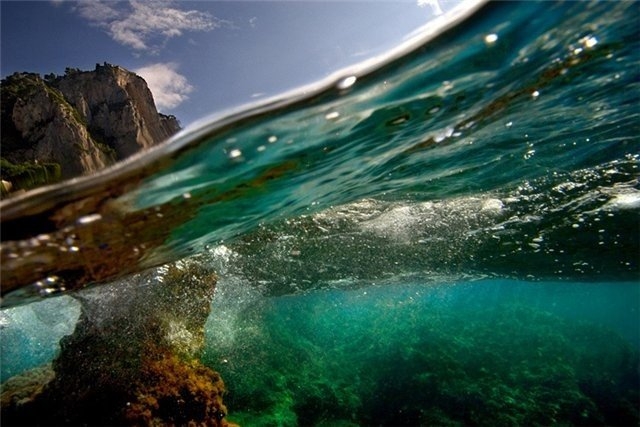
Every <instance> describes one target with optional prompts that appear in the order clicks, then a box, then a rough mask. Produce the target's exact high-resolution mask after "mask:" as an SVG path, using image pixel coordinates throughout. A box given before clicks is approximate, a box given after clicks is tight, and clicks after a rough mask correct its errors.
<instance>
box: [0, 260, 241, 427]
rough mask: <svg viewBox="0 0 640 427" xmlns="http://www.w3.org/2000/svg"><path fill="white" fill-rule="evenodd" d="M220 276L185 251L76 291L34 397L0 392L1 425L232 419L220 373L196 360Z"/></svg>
mask: <svg viewBox="0 0 640 427" xmlns="http://www.w3.org/2000/svg"><path fill="white" fill-rule="evenodd" d="M216 280H217V279H216V276H215V274H214V273H213V272H211V271H209V270H207V268H206V267H205V263H204V262H198V263H196V262H193V261H192V260H184V261H180V262H177V263H175V264H172V265H170V266H165V267H161V268H159V269H155V270H150V271H147V272H145V273H141V274H138V275H136V276H134V277H133V278H129V279H127V280H126V281H120V282H116V283H113V284H111V285H105V286H101V287H100V288H96V289H88V290H85V291H84V292H82V293H78V294H77V295H75V297H76V298H77V299H79V300H80V301H81V304H82V313H81V315H80V319H79V320H78V323H77V325H76V329H75V331H74V333H73V334H72V335H69V336H67V337H65V338H63V339H62V340H61V352H60V355H59V357H58V358H57V359H56V360H54V362H53V370H54V371H55V378H53V380H51V381H50V382H49V383H48V384H47V385H46V386H45V387H44V388H43V389H42V392H41V393H39V394H37V395H36V396H35V398H33V399H27V400H24V399H23V400H20V401H18V400H16V399H13V400H10V401H8V402H7V404H8V406H7V407H5V405H4V401H5V399H4V398H3V407H2V412H3V413H2V415H3V425H34V424H37V425H202V426H227V425H229V424H228V423H227V422H226V420H225V419H224V417H225V415H226V408H225V406H224V405H223V404H222V395H223V393H224V391H225V388H224V383H223V382H222V380H221V378H220V376H219V375H218V374H217V373H216V372H214V371H213V370H211V369H209V368H207V367H205V366H204V365H202V364H201V363H200V362H199V361H198V360H197V357H198V355H199V352H200V351H201V349H202V346H203V344H204V329H203V328H204V324H205V321H206V319H207V317H208V315H209V310H210V302H211V298H212V296H213V291H214V288H215V284H216Z"/></svg>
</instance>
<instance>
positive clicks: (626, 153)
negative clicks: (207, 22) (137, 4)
mask: <svg viewBox="0 0 640 427" xmlns="http://www.w3.org/2000/svg"><path fill="white" fill-rule="evenodd" d="M639 102H640V3H638V2H635V1H629V2H624V1H621V2H560V3H556V2H546V1H541V2H533V1H531V2H495V3H488V4H486V5H484V6H483V7H482V8H480V9H479V10H477V11H476V12H475V13H474V14H473V15H472V16H470V17H467V18H466V19H464V20H461V21H460V22H459V23H458V25H456V26H454V27H452V28H448V29H445V30H442V31H441V32H440V34H438V35H437V36H436V37H433V38H431V39H429V40H428V41H426V42H425V43H423V44H422V45H420V46H419V47H417V48H412V49H410V50H405V51H402V52H401V55H396V56H394V57H393V58H391V59H390V60H388V61H386V62H382V63H380V64H378V65H376V66H375V67H373V68H368V69H366V70H365V71H364V72H360V73H358V72H354V73H353V74H352V75H350V74H347V75H344V76H341V77H340V78H339V79H337V80H336V81H335V82H333V83H332V84H330V85H328V86H326V87H322V88H320V89H318V88H316V89H314V90H311V91H308V92H307V93H297V94H294V95H291V96H290V97H289V98H285V99H284V100H283V99H281V100H279V101H276V102H274V103H273V104H265V105H261V106H256V107H252V108H249V109H247V110H243V111H240V112H236V113H233V114H232V115H230V116H221V117H218V118H217V121H215V122H211V123H204V124H202V125H201V126H202V127H201V128H200V129H199V130H196V131H192V132H191V133H189V132H186V133H183V134H181V135H179V136H178V137H177V138H176V139H174V140H173V141H170V143H169V144H168V145H167V146H165V147H164V148H162V149H161V150H158V151H156V152H154V153H151V155H150V156H149V157H146V158H145V157H140V158H138V159H137V160H136V161H134V162H133V163H130V164H128V165H124V166H123V167H122V168H120V169H117V168H116V169H114V170H112V171H110V172H108V173H106V174H102V175H99V176H98V177H97V178H95V181H87V182H89V183H92V184H93V183H97V184H99V185H92V186H91V187H92V188H103V187H104V186H106V185H108V184H109V183H112V184H113V183H118V182H119V181H118V179H119V177H122V176H128V175H127V173H131V171H132V170H134V172H135V173H137V174H138V175H136V176H138V177H139V180H137V181H136V182H135V184H133V185H131V186H127V187H126V188H125V189H123V191H122V192H121V193H119V194H114V193H110V194H109V197H110V198H111V199H110V200H109V203H105V204H104V205H101V204H99V203H90V205H91V206H92V208H95V209H98V211H96V212H93V211H91V212H89V211H83V210H82V209H84V207H78V208H77V209H78V210H77V211H73V210H71V211H70V210H64V211H63V209H62V208H58V207H55V206H54V205H53V203H52V202H51V199H47V197H53V196H48V195H47V194H45V192H40V193H36V194H35V195H33V196H30V197H31V199H29V198H28V197H26V198H24V199H21V200H18V201H15V202H11V201H10V202H8V203H7V204H5V209H4V212H6V213H7V215H8V217H7V218H8V219H7V220H6V224H7V225H4V224H3V235H4V236H3V251H2V257H3V258H2V262H3V264H2V266H3V281H4V280H5V279H6V283H7V285H6V286H10V287H11V290H13V292H10V293H8V294H6V295H5V296H4V299H3V304H5V308H3V310H2V312H1V314H0V316H1V317H0V322H1V326H2V329H0V338H1V339H2V381H3V382H5V381H10V380H11V378H12V377H16V376H18V375H19V374H23V373H25V372H28V370H30V369H33V368H37V367H39V366H41V365H43V364H46V363H48V362H50V361H51V360H52V359H54V358H55V357H56V355H57V353H58V352H59V345H58V342H59V341H60V339H61V338H62V337H63V336H66V335H69V334H70V333H72V331H73V329H74V325H75V324H76V321H77V319H78V317H79V316H80V306H81V304H85V301H86V299H87V298H88V297H87V296H86V295H90V297H91V299H92V301H98V302H100V301H103V304H102V305H101V308H100V312H99V315H100V316H101V318H102V317H104V316H107V317H108V316H111V315H113V316H116V315H117V316H121V315H122V310H124V308H123V307H119V306H117V304H111V305H109V302H110V301H113V300H114V299H113V295H114V294H117V293H118V292H119V289H127V292H133V293H135V292H136V291H135V290H136V289H137V287H143V285H144V287H149V286H154V284H161V283H162V282H163V281H164V280H165V279H166V277H167V274H168V273H167V267H158V266H159V265H160V264H162V263H165V262H176V261H177V262H178V263H181V262H191V263H196V264H198V265H201V266H204V267H205V268H206V269H208V270H211V271H215V272H216V274H217V276H218V282H217V285H216V289H215V294H214V297H213V300H212V303H211V313H210V315H209V316H208V318H207V321H206V325H205V327H204V336H205V345H204V349H203V351H202V352H201V354H200V356H199V357H200V360H201V361H202V363H204V364H205V365H206V366H208V367H210V368H212V369H215V370H216V371H218V372H219V373H220V375H221V377H222V379H223V380H224V383H225V386H226V390H227V391H226V394H225V404H226V406H227V408H228V411H229V412H228V417H227V418H228V419H229V420H230V421H233V422H236V423H239V424H241V425H246V426H298V425H299V426H323V425H324V426H356V425H388V426H396V425H411V426H414V425H415V426H417V425H446V426H453V425H483V426H513V425H638V423H639V422H640V409H639V407H638V402H640V372H639V369H640V358H639V352H640V311H639V310H640V269H639V268H640V267H639V261H640V247H639V246H640V221H639V220H640V217H639V214H640V184H639V182H638V176H639V166H640V140H639V135H640V103H639ZM127 168H128V169H127ZM81 185H82V182H80V183H79V184H77V185H76V187H73V186H72V187H70V190H71V193H73V192H74V191H76V190H77V191H76V195H77V197H85V196H84V194H88V193H86V192H87V191H98V190H87V187H88V186H85V187H82V186H81ZM55 191H57V190H55V189H54V190H53V191H51V192H49V194H53V195H56V194H58V193H56V192H55ZM60 194H61V193H60ZM65 194H66V193H65ZM64 197H73V196H66V195H65V196H64ZM92 197H93V196H92ZM96 197H97V196H96ZM105 197H106V196H105ZM65 200H66V199H65ZM68 200H70V202H69V206H72V203H76V202H75V200H80V199H71V198H69V199H68ZM86 200H89V199H86ZM9 203H13V204H9ZM65 203H66V202H65ZM85 205H86V204H83V205H80V204H76V205H73V206H85ZM34 206H41V208H35V207H34ZM42 206H45V207H42ZM46 206H53V207H51V209H59V210H58V211H57V212H58V214H59V215H75V216H72V217H69V218H68V220H67V221H61V222H60V224H62V225H64V227H66V228H64V227H62V226H60V228H59V229H57V230H51V229H49V228H47V227H52V225H51V224H47V225H46V226H43V227H41V228H39V229H38V230H37V231H35V232H34V235H33V236H28V235H26V234H25V233H24V232H23V231H17V230H18V229H17V228H15V229H14V230H13V231H11V230H10V231H8V232H7V233H8V234H7V233H5V230H6V229H7V227H9V226H11V225H12V224H16V225H20V224H32V223H33V222H32V221H33V219H30V218H31V217H29V218H26V219H25V216H21V215H20V214H18V213H17V212H20V210H21V209H23V212H27V211H28V212H35V213H33V218H40V217H38V215H41V214H42V212H45V211H38V209H48V208H46ZM113 206H116V207H117V209H119V210H118V213H119V216H115V215H111V213H112V211H108V210H105V209H112V208H113ZM25 207H28V208H29V209H26V210H24V209H25ZM74 209H75V208H74ZM99 209H103V210H99ZM4 212H3V213H4ZM70 212H71V213H70ZM56 218H57V217H56ZM114 218H116V219H114ZM21 221H22V222H21ZM25 221H26V222H25ZM29 221H31V222H29ZM117 221H121V222H120V223H118V222H117ZM114 227H115V228H114ZM105 230H111V232H113V233H115V232H118V233H120V232H121V231H122V230H125V231H126V232H127V233H128V234H127V235H126V238H122V237H118V238H117V239H112V240H109V239H110V237H108V236H107V235H106V234H104V233H105ZM113 230H116V231H113ZM89 231H91V233H89ZM122 232H123V233H124V231H122ZM21 233H22V234H21ZM35 233H38V235H42V234H41V233H45V234H46V235H47V236H49V238H48V239H47V240H46V241H47V242H49V243H50V244H51V245H55V244H59V246H60V247H66V248H67V249H68V248H71V247H73V248H75V249H74V250H60V251H58V252H56V255H55V256H53V255H51V252H47V251H51V250H52V249H51V248H53V247H54V246H49V245H48V244H47V245H35V244H33V245H32V244H30V243H28V242H31V241H32V240H31V239H35V240H38V235H36V234H35ZM47 233H48V234H47ZM87 236H89V237H87ZM104 236H107V237H104ZM101 239H104V240H101ZM45 246H46V247H45ZM105 248H108V249H105ZM56 250H58V248H56ZM101 251H102V252H101ZM11 254H13V256H11ZM78 254H80V255H82V256H81V257H80V258H79V255H78ZM124 254H131V255H124ZM194 254H195V255H194ZM116 255H119V258H118V259H117V262H116V264H117V263H119V265H117V267H118V268H114V266H113V265H111V264H109V262H113V261H109V256H114V257H115V256H116ZM83 257H84V258H83ZM186 257H191V258H189V261H178V260H180V259H181V258H186ZM43 260H44V261H43ZM78 260H80V261H78ZM36 267H37V268H36ZM150 267H151V270H149V269H148V268H150ZM145 269H146V270H145ZM115 270H117V271H118V272H119V275H120V276H121V277H119V278H117V279H116V280H114V281H111V282H110V283H108V284H106V285H104V284H103V285H96V286H94V287H91V288H89V289H87V290H80V291H75V293H72V292H70V291H71V290H74V289H78V288H82V287H84V286H85V285H86V284H87V283H99V282H101V281H104V280H106V279H109V280H112V278H113V277H114V276H118V274H115V273H114V271H115ZM123 273H130V275H124V274H123ZM3 286H4V285H3ZM158 286H159V285H158ZM56 293H60V294H63V295H62V296H56V297H53V298H46V299H42V297H43V296H45V295H48V294H56ZM83 295H85V296H83ZM101 295H102V296H101ZM101 298H102V300H101ZM34 301H35V302H34ZM98 305H100V303H98ZM86 307H89V305H86ZM85 309H86V310H88V308H85ZM87 315H88V316H89V317H91V315H90V313H89V314H87ZM96 316H97V314H96ZM82 363H83V362H82V361H81V360H79V361H78V366H79V367H81V366H82Z"/></svg>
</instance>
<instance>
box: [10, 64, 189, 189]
mask: <svg viewBox="0 0 640 427" xmlns="http://www.w3.org/2000/svg"><path fill="white" fill-rule="evenodd" d="M1 92H2V94H1V96H2V100H1V109H2V117H1V118H2V140H1V141H2V142H1V155H2V167H1V168H0V173H1V174H2V179H3V181H8V182H10V183H11V186H12V187H13V189H14V190H15V189H20V188H23V189H28V188H32V187H35V186H38V185H42V184H46V183H50V182H54V181H56V180H59V179H66V178H72V177H75V176H79V175H85V174H89V173H91V172H94V171H96V170H99V169H101V168H104V167H105V166H108V165H110V164H113V163H115V162H116V161H118V160H121V159H124V158H126V157H128V156H130V155H132V154H134V153H136V152H137V151H139V150H142V149H146V148H149V147H151V146H152V145H154V144H157V143H159V142H161V141H163V140H165V139H167V138H168V137H170V136H171V135H172V134H174V133H176V132H177V131H178V130H179V124H178V121H177V120H176V118H175V117H173V116H165V115H163V114H159V113H158V112H157V110H156V107H155V103H154V101H153V97H152V95H151V91H150V90H149V88H148V87H147V84H146V82H145V81H144V80H143V79H142V78H141V77H139V76H137V75H136V74H134V73H132V72H130V71H127V70H125V69H124V68H121V67H117V66H112V65H108V64H105V65H96V69H95V70H94V71H80V70H75V69H67V72H66V74H65V75H64V76H55V75H52V74H49V75H46V76H45V78H44V79H43V78H41V77H40V76H39V75H37V74H30V73H15V74H13V75H12V76H10V77H8V78H6V79H4V80H3V81H2V86H1ZM5 187H6V184H5V182H3V192H4V190H5Z"/></svg>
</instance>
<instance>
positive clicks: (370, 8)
mask: <svg viewBox="0 0 640 427" xmlns="http://www.w3.org/2000/svg"><path fill="white" fill-rule="evenodd" d="M455 3H457V0H397V1H376V0H366V1H337V0H334V1H330V0H324V1H269V0H267V1H265V0H259V1H244V0H239V1H170V0H159V1H153V0H151V1H150V0H138V1H133V0H132V1H113V0H109V1H99V0H84V1H80V2H73V1H60V0H57V1H7V0H3V1H1V2H0V18H1V27H0V31H1V34H0V35H1V41H2V43H1V48H0V69H1V74H2V77H3V78H4V77H6V76H7V75H10V74H12V73H14V72H16V71H29V72H37V73H40V74H41V75H44V74H47V73H55V74H63V73H64V70H65V68H66V67H73V68H80V69H82V70H92V69H94V68H95V64H96V63H103V62H105V61H106V62H108V63H111V64H114V65H120V66H122V67H124V68H127V69H129V70H131V71H134V72H137V73H138V74H140V75H142V77H144V78H145V80H147V83H148V84H149V86H150V88H151V91H152V93H153V95H154V98H155V100H156V104H157V106H158V109H159V110H160V111H161V112H163V113H166V114H174V115H176V116H177V117H178V119H179V120H180V121H181V122H182V124H183V126H186V125H189V124H190V123H192V122H193V121H195V120H197V119H201V118H204V117H207V116H208V115H210V114H211V113H213V112H216V111H220V110H222V109H225V108H229V107H233V106H238V105H241V104H245V103H248V102H251V101H253V100H256V99H260V98H261V97H266V96H271V95H276V94H278V93H280V92H283V91H285V90H289V89H293V88H295V87H298V86H301V85H303V84H308V83H311V82H313V81H315V80H318V79H320V78H322V77H325V76H327V75H328V74H331V73H332V72H334V71H336V70H339V69H341V68H344V67H345V66H348V65H352V64H356V63H358V62H360V61H362V60H365V59H367V58H370V57H372V56H374V55H376V54H380V53H382V52H384V51H385V50H387V49H389V48H391V47H393V46H395V45H397V44H399V43H400V42H401V41H402V40H403V38H404V37H405V36H407V35H408V34H409V33H411V32H412V31H414V30H415V29H417V28H419V27H421V26H422V25H424V24H426V23H427V22H428V21H429V20H431V19H433V18H434V17H435V16H436V15H437V14H438V13H439V12H440V11H441V10H445V11H446V10H447V8H450V7H452V6H453V4H455Z"/></svg>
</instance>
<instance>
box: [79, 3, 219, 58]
mask: <svg viewBox="0 0 640 427" xmlns="http://www.w3.org/2000/svg"><path fill="white" fill-rule="evenodd" d="M74 10H75V11H76V12H78V13H79V14H80V16H82V17H83V18H85V19H87V20H88V21H90V22H92V23H93V24H95V25H97V26H99V27H101V28H104V29H105V30H106V32H107V33H108V34H109V35H110V36H111V38H112V39H113V40H115V41H116V42H118V43H120V44H123V45H125V46H129V47H131V48H133V49H135V50H149V51H150V52H151V53H157V51H158V50H159V48H160V47H161V46H162V44H163V43H164V42H166V41H167V40H168V39H170V38H172V37H178V36H181V35H182V34H183V33H184V32H186V31H210V30H213V29H214V28H217V27H220V26H221V25H222V24H223V21H221V20H219V19H217V18H215V17H213V16H212V15H211V14H209V13H207V12H200V11H197V10H183V9H181V8H180V3H178V4H176V5H174V3H173V2H171V1H167V0H153V1H149V0H147V1H140V0H130V1H129V2H127V3H125V2H114V1H83V2H78V3H77V4H76V6H75V8H74Z"/></svg>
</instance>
